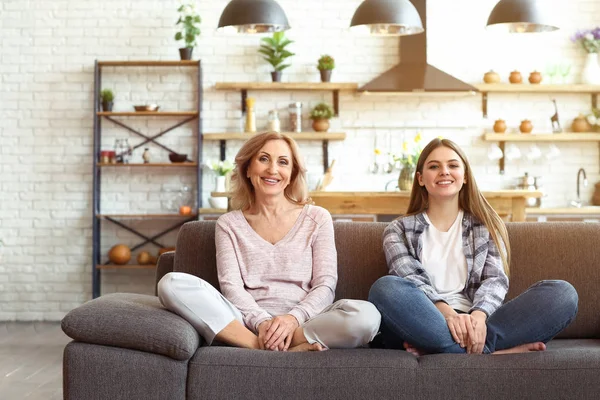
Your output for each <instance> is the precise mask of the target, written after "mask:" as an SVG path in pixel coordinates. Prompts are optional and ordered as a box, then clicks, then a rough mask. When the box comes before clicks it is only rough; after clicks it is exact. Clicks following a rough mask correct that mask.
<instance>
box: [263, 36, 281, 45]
mask: <svg viewBox="0 0 600 400" xmlns="http://www.w3.org/2000/svg"><path fill="white" fill-rule="evenodd" d="M261 41H262V42H265V43H267V44H268V45H269V46H270V47H276V46H277V43H276V42H275V41H274V40H273V38H270V37H265V38H262V39H261Z"/></svg>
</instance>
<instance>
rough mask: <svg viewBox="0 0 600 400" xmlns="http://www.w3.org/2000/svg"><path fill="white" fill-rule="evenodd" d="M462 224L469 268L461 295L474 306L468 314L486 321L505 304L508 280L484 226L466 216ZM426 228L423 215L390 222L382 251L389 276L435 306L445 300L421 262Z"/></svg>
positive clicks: (498, 253) (427, 225)
mask: <svg viewBox="0 0 600 400" xmlns="http://www.w3.org/2000/svg"><path fill="white" fill-rule="evenodd" d="M462 224H463V235H462V238H463V250H464V254H465V258H466V259H467V267H468V270H467V282H465V288H464V289H463V294H464V295H465V296H466V297H467V298H468V299H469V300H471V302H472V303H473V306H472V307H471V309H470V310H469V312H472V311H475V310H480V311H483V312H484V313H486V314H487V316H488V317H489V316H490V315H492V314H493V313H494V311H496V309H497V308H498V307H500V306H501V305H502V302H503V301H504V297H505V296H506V292H507V291H508V277H507V276H506V273H505V272H504V268H503V266H502V259H501V258H500V252H499V251H498V248H497V247H496V244H495V243H494V240H493V239H492V238H491V236H490V233H489V231H488V230H487V228H486V227H485V225H483V224H482V223H481V222H479V221H478V220H477V219H476V218H475V217H473V216H472V215H471V214H469V213H467V212H465V214H464V217H463V220H462ZM428 227H429V223H428V222H427V220H426V219H425V217H424V216H423V213H421V214H416V215H410V216H406V217H402V218H400V219H398V220H396V221H393V222H392V223H390V224H389V225H388V226H387V227H386V229H385V231H384V233H383V249H384V251H385V258H386V260H387V264H388V268H389V270H390V274H391V275H396V276H400V277H402V278H405V279H408V280H409V281H411V282H412V283H414V284H415V285H416V286H417V287H418V288H419V289H421V290H422V291H423V292H424V293H425V295H426V296H427V297H428V298H429V300H431V301H432V302H434V303H436V302H438V301H444V300H443V299H442V297H441V296H440V295H439V294H438V293H437V292H436V291H435V289H434V287H433V284H432V282H431V278H430V276H429V275H428V274H427V271H425V269H424V268H423V266H422V265H421V260H420V254H421V251H422V250H423V239H422V234H423V232H424V231H425V229H427V228H428Z"/></svg>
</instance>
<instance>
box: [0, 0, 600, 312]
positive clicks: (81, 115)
mask: <svg viewBox="0 0 600 400" xmlns="http://www.w3.org/2000/svg"><path fill="white" fill-rule="evenodd" d="M226 3H227V1H226V0H218V1H203V2H197V4H198V8H199V9H200V12H201V15H202V17H203V24H202V27H203V35H202V37H201V39H200V41H199V42H200V43H199V46H198V48H196V50H195V58H198V57H199V58H201V59H202V60H203V65H204V87H205V92H204V99H205V104H204V116H205V119H204V130H205V132H219V131H226V130H228V131H231V130H235V129H236V128H237V127H238V126H239V115H240V111H239V98H240V97H239V93H236V92H221V91H219V92H217V91H215V90H214V89H213V86H214V83H215V82H219V81H268V80H269V79H270V76H269V74H268V72H269V67H268V66H267V65H266V64H265V63H264V62H263V61H261V59H260V57H259V56H258V54H257V53H256V48H257V47H258V43H259V39H258V38H257V37H253V36H246V37H241V36H233V37H232V36H225V35H223V34H220V33H217V32H215V28H216V25H217V21H218V18H219V16H220V13H221V11H222V9H223V8H224V6H225V5H226ZM279 3H280V4H281V5H282V6H283V8H284V9H285V10H286V13H287V15H288V18H289V21H290V24H291V26H292V29H291V30H290V31H289V32H288V36H289V37H290V38H292V39H293V40H295V41H296V43H294V45H293V51H295V52H296V53H297V55H296V56H295V57H294V58H293V66H292V67H291V68H290V69H289V70H286V71H285V73H284V80H288V81H317V80H318V74H317V71H316V70H315V69H314V65H315V62H316V59H317V58H318V57H319V56H320V55H321V54H324V53H330V54H332V55H333V56H334V57H335V58H336V61H337V65H338V67H337V69H336V70H335V71H334V75H333V80H334V81H338V82H358V83H359V84H363V83H366V82H368V81H369V80H370V79H372V78H373V77H375V76H376V75H378V74H379V73H381V72H383V71H385V70H386V69H387V68H389V67H391V66H393V65H394V64H396V63H397V62H398V58H399V45H398V43H399V41H398V39H397V38H381V37H360V36H356V35H355V34H353V33H351V32H349V31H348V30H347V26H348V25H349V21H350V19H351V17H352V14H353V12H354V10H355V9H356V7H357V6H358V4H360V0H329V1H322V0H304V1H302V2H300V1H295V0H280V1H279ZM564 3H566V2H564ZM494 4H495V1H494V0H481V1H467V0H454V1H451V2H450V1H442V0H429V2H428V13H429V20H428V28H429V33H428V40H429V48H428V56H429V61H430V63H432V64H433V65H435V66H437V67H439V68H441V69H443V70H445V71H447V72H449V73H452V74H455V75H456V76H458V77H459V78H461V79H463V80H465V81H468V82H480V80H481V77H482V75H483V73H484V72H485V71H487V70H489V69H490V68H494V69H495V70H497V71H498V72H500V73H501V74H502V76H503V77H504V78H505V77H507V76H508V73H509V72H510V71H511V70H513V69H519V70H521V71H522V72H523V73H528V72H529V71H531V70H533V69H538V70H541V71H544V70H545V68H546V66H547V65H548V64H549V63H558V62H568V63H570V64H572V77H571V78H570V79H574V80H576V79H577V77H576V73H577V71H578V70H579V69H580V68H581V65H582V62H583V58H584V52H583V50H581V49H579V48H578V47H577V46H576V45H574V44H572V43H571V42H570V41H569V40H568V38H569V36H570V35H571V34H572V33H573V32H574V31H575V30H576V29H582V28H592V27H595V26H596V25H600V19H599V17H598V15H600V3H599V2H598V1H596V0H574V1H572V2H569V5H568V6H567V5H565V6H563V9H562V10H559V15H560V16H561V17H562V26H563V28H564V29H563V30H560V31H558V32H554V33H548V34H543V35H529V36H498V35H493V34H491V33H489V32H486V31H485V30H484V25H485V21H486V18H487V15H488V14H489V11H490V10H491V9H492V7H493V5H494ZM177 5H178V2H177V1H175V0H145V1H140V0H138V1H136V0H119V1H115V0H102V1H99V0H87V1H75V0H60V1H59V0H57V1H44V0H29V1H23V0H3V1H2V2H1V3H0V40H1V44H2V47H1V49H2V50H1V52H0V60H1V62H0V141H1V142H0V147H1V150H0V172H1V173H0V188H1V191H0V239H2V240H3V241H4V242H5V246H4V247H3V248H2V249H1V250H0V320H39V319H47V320H58V319H60V318H61V317H62V316H63V315H64V313H65V312H67V311H68V310H70V309H72V308H73V307H75V306H77V305H78V304H80V303H82V302H83V301H85V300H87V299H89V298H90V296H91V272H90V271H91V225H92V221H91V213H92V211H91V200H92V184H91V182H92V173H91V172H92V157H93V154H92V127H93V118H92V97H93V65H94V60H96V59H99V60H114V59H124V60H127V59H130V60H136V59H161V60H175V59H178V53H177V48H178V47H179V46H178V44H177V43H175V42H174V40H173V39H172V37H173V34H174V33H175V27H174V22H175V21H176V19H177V15H176V8H177ZM557 6H558V5H557ZM194 84H195V80H194V78H193V77H191V76H190V74H189V73H187V72H185V71H175V73H174V74H172V75H165V74H163V73H160V72H157V70H155V69H153V70H144V69H139V70H138V69H136V70H133V71H128V73H124V72H123V70H119V71H111V70H107V75H106V76H105V79H104V82H103V86H104V87H111V88H113V89H114V90H115V91H116V93H117V99H116V104H115V109H121V110H125V109H129V108H130V106H131V105H132V104H136V103H138V102H144V101H146V100H148V101H153V102H158V103H159V104H161V105H162V106H163V108H169V109H185V108H190V107H191V105H192V104H193V102H194V100H195V98H194V96H193V95H192V94H191V93H190V92H189V89H190V86H192V85H194ZM252 95H255V97H256V98H257V109H258V116H259V126H260V124H262V123H264V118H265V117H266V114H267V112H268V110H269V109H271V108H279V109H282V110H284V111H285V110H286V108H287V104H288V103H290V102H291V101H302V102H303V103H304V106H305V110H306V109H308V108H309V107H310V106H312V105H314V104H315V103H317V102H319V101H322V100H326V101H331V97H330V95H328V94H322V93H300V92H298V93H266V92H262V93H253V94H252ZM557 99H558V103H559V106H560V116H561V121H562V124H563V126H565V127H568V126H569V125H570V121H571V120H572V118H573V117H574V116H576V115H577V114H578V113H579V112H586V111H588V108H589V106H590V101H589V97H588V96H584V95H557ZM552 113H553V109H552V105H551V102H550V96H548V95H495V94H494V95H491V96H490V104H489V114H490V115H489V118H488V119H487V120H484V119H483V118H482V116H481V100H480V96H476V97H473V98H469V97H463V96H452V97H418V96H415V97H398V96H364V95H363V96H360V95H354V94H343V95H342V96H341V117H340V119H339V120H338V121H334V125H335V126H336V128H334V129H335V130H341V131H345V132H347V134H348V138H347V140H346V141H344V142H342V143H333V144H332V145H331V148H330V157H331V158H335V159H336V160H337V167H336V171H335V176H336V179H335V181H334V182H335V186H334V188H335V187H337V188H338V189H347V190H382V189H383V186H384V184H385V183H386V182H387V181H389V180H392V179H395V178H396V175H397V172H394V174H392V175H385V174H379V175H375V176H374V175H370V174H368V173H367V166H368V164H369V163H371V162H372V161H373V145H374V140H375V138H376V139H377V146H378V147H380V148H382V149H383V150H384V151H386V150H387V149H388V148H392V149H398V148H399V146H400V143H401V142H402V140H403V139H404V138H412V136H413V135H414V134H415V133H416V132H417V130H418V129H417V128H419V127H420V128H423V129H422V131H423V133H424V135H425V137H426V138H431V137H434V136H438V135H442V136H445V137H448V138H451V139H453V140H455V141H457V142H458V143H459V144H461V145H462V146H463V147H464V148H465V150H466V151H467V153H468V154H469V156H470V159H471V162H472V164H473V167H474V170H475V173H476V177H477V180H478V182H479V184H480V186H482V187H483V188H485V189H500V188H510V187H511V185H512V184H513V180H514V178H515V177H516V176H519V175H522V174H523V173H524V172H525V171H528V172H529V173H530V174H531V175H540V176H542V177H543V182H544V186H545V189H546V190H547V192H548V197H547V198H545V199H544V205H546V206H562V205H564V204H565V203H566V202H567V201H568V200H570V199H572V198H573V196H574V195H575V193H574V192H575V178H576V172H577V170H578V168H579V167H585V168H586V170H587V173H588V178H589V179H590V182H591V183H594V182H596V181H598V179H599V174H598V170H599V165H598V157H599V155H598V146H597V145H595V144H594V145H590V144H585V143H559V144H558V146H559V148H560V151H561V157H560V158H559V159H557V160H554V161H552V162H546V161H536V162H534V163H533V165H527V163H526V162H525V161H519V162H514V163H510V164H509V165H508V166H507V170H506V174H505V176H500V175H499V174H498V168H497V165H496V164H495V163H494V162H491V161H489V160H488V159H487V157H486V152H487V147H488V145H489V144H488V143H485V142H483V141H482V140H481V134H482V132H483V131H484V129H487V128H490V127H491V125H492V124H493V121H494V120H495V119H496V118H504V119H505V120H506V121H507V122H508V123H509V126H511V127H516V126H517V125H518V122H519V121H520V120H521V119H524V118H530V119H531V120H532V121H533V123H534V125H535V126H536V129H539V130H548V129H549V126H550V124H549V116H550V115H551V114H552ZM281 117H282V119H283V118H285V112H283V113H282V114H281ZM129 121H131V120H129ZM173 121H175V120H173ZM173 121H163V120H160V121H156V120H155V121H138V120H136V121H135V122H134V124H136V126H137V127H138V128H139V129H140V130H142V131H143V132H145V133H148V134H151V133H155V132H158V131H160V130H161V128H163V127H164V126H165V125H167V124H169V123H172V122H173ZM306 125H307V127H308V122H306ZM284 126H285V123H284ZM407 126H408V127H410V128H405V127H407ZM103 127H104V136H103V145H104V146H105V147H108V148H110V147H111V146H112V143H113V140H114V138H115V137H126V136H127V135H128V134H127V133H126V132H125V131H123V130H121V129H120V128H117V127H115V126H114V125H112V124H111V123H110V122H108V121H105V122H104V125H103ZM188 136H189V130H188V129H187V128H181V129H179V130H177V131H175V132H172V133H170V134H168V135H167V137H166V138H165V142H164V143H165V144H167V145H169V146H172V147H174V148H175V149H177V150H178V151H181V152H185V151H191V150H190V148H191V146H193V142H191V141H190V140H189V137H188ZM130 137H131V138H132V139H131V140H132V142H133V143H135V142H136V140H138V139H135V137H134V136H133V135H132V136H130ZM239 146H240V143H235V142H234V143H230V146H229V147H228V151H227V157H228V158H229V159H232V158H233V156H234V155H235V152H236V151H237V149H238V148H239ZM528 146H529V145H528V144H523V145H519V147H520V148H521V150H522V151H526V150H527V147H528ZM540 147H541V148H542V150H546V149H547V145H540ZM151 148H152V152H153V155H154V157H156V159H159V158H162V159H165V157H166V155H165V153H161V152H160V150H159V149H157V148H155V147H152V146H151ZM302 149H303V152H304V154H305V157H306V159H307V162H308V166H309V169H310V173H311V175H310V177H311V182H314V180H315V179H316V178H317V177H318V175H319V174H320V172H321V168H322V167H321V165H320V160H321V146H320V142H318V141H316V142H303V143H302ZM218 154H219V150H218V145H217V143H212V144H209V143H206V146H205V150H204V158H205V159H207V160H216V159H217V158H218ZM134 156H135V157H138V158H139V157H141V151H138V152H136V154H135V155H134ZM148 172H149V173H148ZM211 179H212V177H211V176H209V175H206V176H205V185H204V188H203V198H204V199H205V202H206V197H207V196H208V192H209V191H210V190H211V189H212V185H211V183H210V180H211ZM190 182H193V175H192V174H190V171H176V172H175V173H174V170H171V169H167V170H164V171H162V170H151V171H147V170H144V169H131V170H130V171H129V170H126V169H124V170H121V169H119V170H116V169H115V170H114V171H110V170H105V171H104V178H103V189H104V194H103V198H102V201H103V202H102V211H103V212H135V211H141V210H145V211H149V212H153V211H160V210H164V207H165V200H166V199H167V197H168V195H167V194H166V193H165V192H164V190H165V189H169V188H173V187H175V188H177V187H179V186H181V185H183V184H186V183H190ZM592 191H593V185H590V187H588V188H587V189H584V190H583V193H584V198H586V199H588V198H590V197H591V193H592ZM134 224H135V226H136V227H138V228H140V229H143V230H144V231H146V232H148V234H152V232H155V231H157V230H158V229H160V227H161V226H163V225H159V224H156V223H149V222H144V221H138V222H134ZM102 237H103V243H104V249H103V253H105V251H106V250H107V249H108V248H109V247H110V246H111V245H112V244H114V243H117V242H121V243H127V244H132V243H135V242H136V241H137V239H136V238H135V237H134V236H133V235H131V234H129V233H127V232H125V231H123V230H122V229H117V228H114V227H113V226H110V224H108V223H105V229H103V234H102ZM173 240H174V235H170V236H169V237H167V239H166V240H165V241H167V242H169V241H170V242H171V243H169V244H172V242H173ZM148 249H152V251H155V249H153V248H152V247H148ZM152 280H153V272H152V271H131V272H121V271H118V272H110V273H105V274H104V278H103V293H108V292H114V291H135V292H140V293H151V292H152Z"/></svg>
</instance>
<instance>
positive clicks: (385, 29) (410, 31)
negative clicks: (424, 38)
mask: <svg viewBox="0 0 600 400" xmlns="http://www.w3.org/2000/svg"><path fill="white" fill-rule="evenodd" d="M350 27H367V28H368V29H369V31H370V33H371V34H373V35H395V36H402V35H415V34H417V33H422V32H423V31H424V29H423V23H422V21H421V17H420V16H419V12H418V11H417V9H416V8H415V6H414V5H413V4H412V3H411V2H410V1H408V0H365V1H363V2H362V3H361V5H360V6H358V8H357V9H356V11H355V12H354V16H353V17H352V21H351V22H350Z"/></svg>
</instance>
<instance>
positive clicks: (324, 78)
mask: <svg viewBox="0 0 600 400" xmlns="http://www.w3.org/2000/svg"><path fill="white" fill-rule="evenodd" d="M319 72H320V73H321V82H329V81H331V70H330V69H320V70H319Z"/></svg>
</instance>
